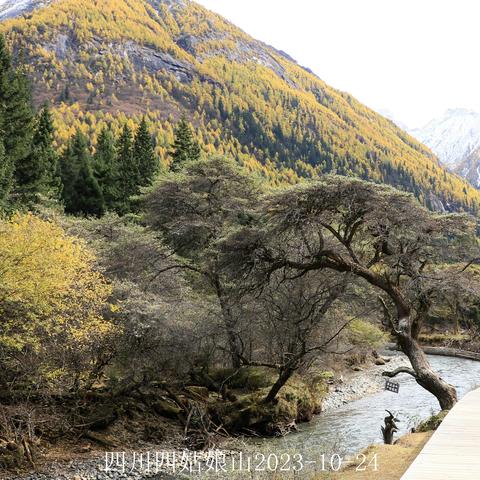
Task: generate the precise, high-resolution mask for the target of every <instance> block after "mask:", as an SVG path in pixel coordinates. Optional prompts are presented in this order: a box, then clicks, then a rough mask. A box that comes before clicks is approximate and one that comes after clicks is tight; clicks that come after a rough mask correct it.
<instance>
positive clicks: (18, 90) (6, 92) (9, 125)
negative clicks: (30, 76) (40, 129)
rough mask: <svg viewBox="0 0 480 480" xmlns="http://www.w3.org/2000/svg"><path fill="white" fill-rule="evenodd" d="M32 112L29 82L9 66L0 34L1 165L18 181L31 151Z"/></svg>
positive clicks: (21, 176)
mask: <svg viewBox="0 0 480 480" xmlns="http://www.w3.org/2000/svg"><path fill="white" fill-rule="evenodd" d="M33 116H34V114H33V107H32V102H31V88H30V84H29V82H28V80H27V78H26V76H25V75H23V74H22V73H21V72H18V71H16V70H15V69H14V68H13V66H12V59H11V56H10V52H9V51H8V48H7V46H6V43H5V39H4V37H3V35H0V119H1V123H0V129H1V131H2V135H3V145H4V161H3V167H2V168H1V169H2V171H3V173H2V176H3V177H4V178H5V172H7V171H8V172H11V170H12V169H13V171H14V173H15V177H16V182H15V183H16V184H19V185H22V184H23V182H24V178H23V173H24V172H25V170H26V169H25V168H22V167H23V165H24V163H25V162H27V163H28V157H29V155H30V151H31V142H32V134H33ZM7 176H10V173H8V175H7ZM8 183H9V184H11V182H10V181H9V182H8Z"/></svg>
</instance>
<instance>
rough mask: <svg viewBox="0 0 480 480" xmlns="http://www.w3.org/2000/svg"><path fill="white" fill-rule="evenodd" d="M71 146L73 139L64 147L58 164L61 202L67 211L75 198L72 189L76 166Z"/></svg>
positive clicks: (75, 176)
mask: <svg viewBox="0 0 480 480" xmlns="http://www.w3.org/2000/svg"><path fill="white" fill-rule="evenodd" d="M73 144H74V138H71V139H70V140H69V141H68V143H67V145H66V146H65V149H64V150H63V154H62V155H61V157H60V162H59V164H60V178H61V181H62V191H61V198H62V200H63V204H64V205H65V210H68V209H69V207H70V205H72V203H73V198H74V197H75V193H74V188H73V187H74V185H75V182H76V180H77V176H78V165H77V163H76V158H75V155H74V153H73V152H74V150H73Z"/></svg>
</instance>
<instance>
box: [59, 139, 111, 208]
mask: <svg viewBox="0 0 480 480" xmlns="http://www.w3.org/2000/svg"><path fill="white" fill-rule="evenodd" d="M91 163H92V160H91V156H90V152H89V149H88V144H87V139H86V138H85V136H84V135H83V134H82V133H81V132H80V131H79V130H77V132H76V134H75V135H74V137H73V138H72V139H71V140H70V142H69V143H68V145H67V147H66V148H65V151H64V153H63V155H62V157H61V159H60V166H61V169H60V170H61V176H62V183H63V189H62V198H63V201H64V204H65V211H66V212H67V213H72V214H84V215H97V216H100V215H102V214H103V213H104V211H105V202H104V199H103V194H102V190H101V189H100V187H99V185H98V182H97V180H96V179H95V177H94V175H93V171H92V167H91Z"/></svg>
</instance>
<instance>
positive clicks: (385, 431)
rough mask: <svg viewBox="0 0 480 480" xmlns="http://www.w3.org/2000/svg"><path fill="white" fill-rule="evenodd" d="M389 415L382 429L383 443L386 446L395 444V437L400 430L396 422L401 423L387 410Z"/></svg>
mask: <svg viewBox="0 0 480 480" xmlns="http://www.w3.org/2000/svg"><path fill="white" fill-rule="evenodd" d="M385 411H386V412H387V413H388V417H385V419H384V422H385V426H384V427H381V428H382V435H383V443H385V445H392V444H393V435H394V433H395V432H398V428H397V425H396V423H395V422H399V421H400V420H398V418H395V416H394V415H393V413H392V412H390V411H388V410H385Z"/></svg>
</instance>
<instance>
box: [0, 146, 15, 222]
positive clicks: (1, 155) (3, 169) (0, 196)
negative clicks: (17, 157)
mask: <svg viewBox="0 0 480 480" xmlns="http://www.w3.org/2000/svg"><path fill="white" fill-rule="evenodd" d="M13 175H14V167H13V164H12V162H11V160H10V159H9V158H8V157H7V155H6V154H5V147H4V145H3V140H0V213H2V212H5V211H6V210H7V209H8V205H9V196H10V192H11V191H12V189H13V186H14V178H13Z"/></svg>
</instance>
